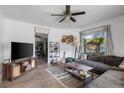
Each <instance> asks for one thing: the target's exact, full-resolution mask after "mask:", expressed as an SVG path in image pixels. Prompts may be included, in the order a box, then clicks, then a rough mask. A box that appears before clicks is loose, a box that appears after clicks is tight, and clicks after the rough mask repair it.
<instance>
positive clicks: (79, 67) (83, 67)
mask: <svg viewBox="0 0 124 93" xmlns="http://www.w3.org/2000/svg"><path fill="white" fill-rule="evenodd" d="M66 66H67V67H71V68H74V69H77V70H83V71H89V70H91V69H93V68H92V67H89V66H86V65H83V64H80V63H75V62H72V63H66Z"/></svg>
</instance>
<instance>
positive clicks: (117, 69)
mask: <svg viewBox="0 0 124 93" xmlns="http://www.w3.org/2000/svg"><path fill="white" fill-rule="evenodd" d="M111 69H112V70H116V71H122V72H124V69H122V68H119V67H111Z"/></svg>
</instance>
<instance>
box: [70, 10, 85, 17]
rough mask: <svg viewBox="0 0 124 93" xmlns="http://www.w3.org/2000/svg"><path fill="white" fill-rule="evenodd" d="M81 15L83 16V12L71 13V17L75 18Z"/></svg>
mask: <svg viewBox="0 0 124 93" xmlns="http://www.w3.org/2000/svg"><path fill="white" fill-rule="evenodd" d="M83 14H85V11H82V12H76V13H72V14H71V15H72V16H75V15H83Z"/></svg>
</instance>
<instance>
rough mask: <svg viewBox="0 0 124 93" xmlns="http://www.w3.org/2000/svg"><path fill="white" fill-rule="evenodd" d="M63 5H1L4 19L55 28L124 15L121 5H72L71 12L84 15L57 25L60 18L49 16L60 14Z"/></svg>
mask: <svg viewBox="0 0 124 93" xmlns="http://www.w3.org/2000/svg"><path fill="white" fill-rule="evenodd" d="M64 8H65V6H63V5H30V6H29V5H11V6H10V5H1V6H0V9H1V10H2V11H3V13H4V14H5V17H6V18H9V19H14V20H19V21H24V22H30V23H34V24H39V25H44V26H50V27H56V28H59V27H60V28H78V27H83V26H86V25H90V24H93V23H97V22H99V21H103V20H107V19H110V18H113V17H116V16H120V15H122V14H124V6H123V5H99V6H98V5H72V6H71V11H72V12H77V11H85V12H86V14H85V15H79V16H74V18H75V19H76V20H77V22H75V23H73V22H72V21H70V20H69V19H67V20H65V21H64V22H62V23H58V21H59V20H60V19H61V17H56V16H51V14H53V13H55V14H56V13H60V14H61V13H62V12H63V11H64Z"/></svg>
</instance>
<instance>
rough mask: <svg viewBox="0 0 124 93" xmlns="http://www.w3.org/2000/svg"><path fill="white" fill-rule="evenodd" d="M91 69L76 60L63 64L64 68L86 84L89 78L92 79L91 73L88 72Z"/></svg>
mask: <svg viewBox="0 0 124 93" xmlns="http://www.w3.org/2000/svg"><path fill="white" fill-rule="evenodd" d="M92 69H93V68H92V67H89V66H86V65H83V64H80V63H76V62H71V63H66V65H65V70H66V71H68V72H70V73H71V74H72V75H74V76H76V77H78V78H80V79H82V80H83V82H84V85H86V82H87V80H88V79H89V78H90V79H92V80H93V73H92V72H90V70H92Z"/></svg>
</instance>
